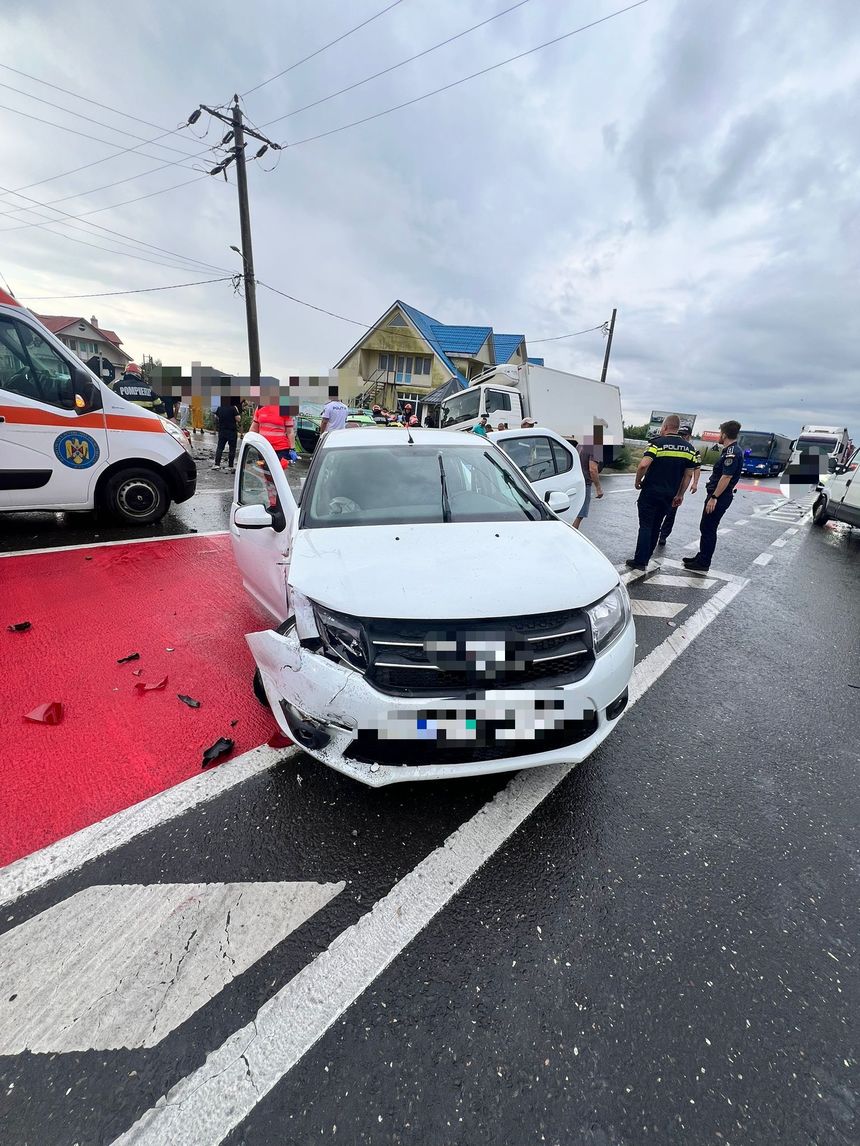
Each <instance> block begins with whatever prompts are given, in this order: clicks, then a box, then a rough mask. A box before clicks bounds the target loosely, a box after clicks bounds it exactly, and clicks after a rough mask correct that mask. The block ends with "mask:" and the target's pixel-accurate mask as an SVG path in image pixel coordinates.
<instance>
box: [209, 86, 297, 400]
mask: <svg viewBox="0 0 860 1146" xmlns="http://www.w3.org/2000/svg"><path fill="white" fill-rule="evenodd" d="M201 111H205V112H208V113H209V115H211V116H214V117H215V118H216V119H220V120H221V121H222V122H224V123H226V124H228V126H229V127H230V128H231V130H230V131H228V132H227V134H226V135H225V136H224V138H223V139H222V140H221V143H222V145H225V144H227V143H230V142H231V141H232V144H233V146H232V147H231V148H230V151H229V154H228V156H227V158H226V159H225V160H223V161H222V162H221V163H219V164H217V166H215V167H213V168H212V170H211V171H210V172H209V174H210V175H219V174H221V173H222V172H223V174H224V178H225V180H226V178H227V168H228V167H229V166H230V164H231V163H234V162H235V164H236V187H237V190H238V192H239V230H240V234H241V236H242V239H241V241H242V248H241V250H239V249H238V248H237V247H233V248H232V249H233V250H234V251H236V250H238V253H239V255H240V256H241V259H242V264H243V275H242V277H243V279H244V281H245V318H246V322H247V326H248V363H249V374H250V378H251V385H252V386H259V385H260V328H259V325H258V323H257V280H256V278H255V277H254V248H253V243H252V240H251V210H250V206H249V203H248V172H247V162H246V156H245V146H246V144H245V136H246V135H251V136H253V137H254V138H255V139H259V140H260V142H261V143H262V144H263V146H262V147H261V148H260V149H259V150H258V151H257V152H256V154H255V155H254V156H253V158H254V159H259V158H260V156H262V155H264V154H265V153H266V152H267V151H268V150H269V148H270V147H272V148H274V149H275V150H276V151H280V149H281V145H280V144H279V143H274V142H273V141H272V140H271V139H267V138H266V137H265V136H264V135H260V133H259V132H256V131H252V130H251V128H249V127H247V126H246V125H245V122H244V118H243V116H242V108H241V106H240V104H239V97H238V95H234V96H233V106H232V107H231V109H230V112H231V115H230V118H228V117H227V116H226V115H224V114H223V113H222V112H220V111H217V110H216V109H215V108H212V107H207V106H206V104H201V105H200V107H199V108H198V110H197V111H195V112H192V114H191V115H190V116H189V117H188V122H189V123H196V121H197V120H198V119H199V118H200V112H201Z"/></svg>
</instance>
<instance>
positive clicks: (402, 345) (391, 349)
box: [338, 326, 450, 398]
mask: <svg viewBox="0 0 860 1146" xmlns="http://www.w3.org/2000/svg"><path fill="white" fill-rule="evenodd" d="M386 353H394V354H412V355H416V354H418V355H430V357H431V358H432V362H431V365H430V373H429V374H421V375H420V376H416V375H413V376H412V380H411V382H409V383H406V382H404V383H403V384H402V386H401V387H400V389H403V390H414V391H416V392H417V391H420V390H427V391H429V390H433V389H435V388H436V387H437V386H441V385H442V383H443V382H445V381H447V379H448V378H449V376H450V375H449V372H448V371H447V370H446V368H445V367H444V366H443V365H442V364H441V362H440V361H439V359H438V358H437V357H436V355H435V354H434V353H433V351H432V350H431V349H430V347H429V346H428V345H427V343H426V342H425V341H424V339H423V338H420V337H419V336H418V335H416V334H415V333H414V332H413V331H412V329H411V328H409V327H403V326H398V327H394V328H393V329H390V330H389V329H386V328H385V327H383V328H382V329H379V330H373V331H371V332H370V334H368V335H367V337H366V338H365V339H364V341H363V342H362V343H361V344H360V345H359V346H357V347H356V348H355V350H354V351H353V352H352V354H351V355H350V356H349V358H347V360H346V362H344V364H343V365H342V366H341V367H340V368H339V369H338V389H339V391H340V394H341V396H342V397H344V396H345V397H347V398H354V397H356V395H358V394H360V393H362V391H364V390H365V389H366V388H367V384H368V380H369V379H370V378H371V377H372V375H374V374H375V373H376V371H377V370H378V369H379V355H380V354H386Z"/></svg>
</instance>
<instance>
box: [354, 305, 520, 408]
mask: <svg viewBox="0 0 860 1146" xmlns="http://www.w3.org/2000/svg"><path fill="white" fill-rule="evenodd" d="M527 360H528V351H527V349H526V340H525V335H522V334H499V333H497V332H496V331H495V330H493V328H492V327H491V326H459V325H451V324H450V323H445V322H440V321H439V320H438V319H436V318H433V317H431V316H430V315H429V314H425V313H424V311H421V310H418V309H417V307H414V306H410V305H409V304H408V303H405V302H403V301H402V300H401V299H397V301H396V302H394V303H393V304H392V305H391V306H390V307H389V308H388V310H387V311H386V312H385V314H383V315H382V316H381V317H380V318H379V319H378V320H377V321H376V322H375V323H374V324H373V326H371V327H370V328H369V329H368V330H367V331H366V332H365V333H364V334H363V335H362V337H361V338H360V339H359V340H358V342H356V343H355V345H354V346H352V347H351V348H350V349H349V350H348V351H347V352H346V354H345V355H344V356H343V358H341V359H340V361H339V362H337V363H336V364H335V369H336V370H337V372H338V389H339V391H340V394H341V396H342V397H344V398H345V400H348V401H349V402H351V403H353V404H355V405H361V406H372V405H373V404H374V403H378V404H379V405H380V406H386V407H387V408H388V409H394V408H395V407H396V405H397V403H398V402H400V403H403V402H407V401H408V402H412V403H413V404H414V405H415V406H416V408H419V409H420V407H421V406H422V405H423V403H424V402H426V400H427V398H428V396H429V395H431V394H433V396H434V397H435V398H437V399H438V398H439V396H440V394H438V393H434V392H437V391H441V392H453V391H456V390H461V389H464V388H465V387H466V386H469V385H470V384H471V383H472V382H473V381H474V379H475V378H477V376H478V375H479V374H482V373H483V372H484V371H485V370H487V369H489V368H490V367H492V366H500V365H502V364H504V363H511V364H513V365H517V366H519V365H522V364H524V363H525V362H526V361H527Z"/></svg>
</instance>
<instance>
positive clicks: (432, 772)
mask: <svg viewBox="0 0 860 1146" xmlns="http://www.w3.org/2000/svg"><path fill="white" fill-rule="evenodd" d="M568 508H569V497H568V495H567V494H566V493H564V492H562V491H544V496H543V500H542V499H541V497H539V496H538V494H537V493H536V492H535V490H534V489H533V488H532V487H531V486H530V485H529V483H528V481H527V480H526V479H525V477H524V476H523V474H522V473H521V471H520V470H519V469H517V467H516V466H515V465H514V464H513V463H512V462H511V461H510V459H509V458H508V457H507V456H506V455H505V454H504V453H503V452H502V450H501V449H499V448H498V447H497V446H495V445H493V443H492V442H489V441H487V440H486V439H485V438H482V437H480V436H477V435H472V434H463V433H457V432H455V431H451V432H448V431H442V430H419V429H415V430H412V431H408V430H405V429H404V430H393V429H390V428H385V429H379V430H374V429H367V430H364V431H363V432H362V433H360V434H358V433H353V432H351V431H349V430H342V431H335V432H330V433H327V434H325V435H324V436H323V437H322V438H321V439H320V442H319V446H318V447H317V449H316V451H315V453H314V457H313V461H312V463H311V466H310V470H309V472H308V476H307V480H306V482H305V485H304V488H303V490H302V493H301V498H300V504H297V503H296V500H295V498H294V496H293V493H292V491H291V490H290V488H289V486H288V484H287V480H286V475H285V473H284V471H283V470H282V468H281V465H280V462H279V460H278V458H277V456H276V454H275V452H274V450H273V449H272V447H271V446H270V445H269V443H268V442H267V441H266V440H265V439H264V438H262V437H261V436H260V435H258V434H250V433H249V434H246V435H245V438H244V440H243V442H242V446H241V453H240V457H239V464H238V466H237V470H236V485H235V493H234V500H233V505H232V507H231V512H230V533H231V536H232V540H233V550H234V553H235V557H236V562H237V564H238V566H239V569H240V572H241V575H242V579H243V582H244V584H245V587H246V588H247V589H248V591H249V592H250V593H251V594H252V596H253V597H254V598H256V600H257V601H258V602H259V603H260V604H261V605H262V606H263V607H264V608H265V609H266V610H267V611H268V612H269V613H270V614H271V616H272V617H273V618H274V620H275V622H276V624H277V627H276V628H273V629H270V630H268V631H265V632H260V633H252V634H250V635H249V636H248V638H247V639H248V643H249V645H250V647H251V651H252V652H253V654H254V657H255V659H256V662H257V666H258V674H257V677H256V679H255V687H256V690H257V693H258V696H260V699H265V700H266V701H267V703H268V704H269V705H270V707H271V709H272V712H273V713H274V715H275V719H276V720H277V722H278V724H279V726H280V728H281V729H282V731H283V732H284V733H285V734H286V735H287V736H289V737H290V739H291V740H293V741H294V742H295V743H296V744H298V745H300V746H301V747H302V748H303V749H304V751H306V752H307V753H308V754H309V755H310V756H313V757H314V758H316V759H317V760H319V761H321V762H322V763H324V764H328V765H330V766H331V767H332V768H336V769H337V770H338V771H340V772H344V773H345V774H346V775H348V776H352V777H354V778H355V779H356V780H360V781H362V782H363V783H365V784H370V785H373V786H381V785H383V784H391V783H394V782H397V781H403V780H423V779H436V778H440V777H450V776H476V775H480V774H482V773H487V772H507V771H513V770H516V769H520V768H531V767H537V766H539V765H543V764H554V763H558V762H560V761H581V760H584V759H585V758H586V757H587V756H588V755H589V754H590V753H591V752H593V751H594V749H595V748H596V747H597V745H598V744H600V743H601V741H602V740H604V739H605V738H606V736H608V735H609V733H610V732H611V731H612V729H613V728H614V726H615V724H616V723H617V721H618V719H619V717H620V716H621V713H622V712H623V711H624V708H625V706H626V704H627V687H628V683H629V680H630V675H631V673H632V671H633V659H634V649H635V633H634V627H633V621H632V617H631V611H630V601H629V599H628V596H627V590H626V589H625V588H624V586H623V585H622V584H621V583H620V581H619V577H618V574H617V572H616V571H615V569H614V567H613V566H612V565H611V563H610V562H609V561H608V560H607V559H606V558H605V557H604V556H603V554H602V553H600V552H599V550H598V549H596V548H595V546H594V545H592V544H591V542H590V541H588V540H587V539H586V538H585V537H583V536H582V534H580V533H578V532H576V531H575V530H573V529H571V527H570V526H569V525H567V524H565V523H564V522H563V521H561V520H560V519H559V517H558V516H557V514H559V513H563V512H565V511H566V510H567V509H568Z"/></svg>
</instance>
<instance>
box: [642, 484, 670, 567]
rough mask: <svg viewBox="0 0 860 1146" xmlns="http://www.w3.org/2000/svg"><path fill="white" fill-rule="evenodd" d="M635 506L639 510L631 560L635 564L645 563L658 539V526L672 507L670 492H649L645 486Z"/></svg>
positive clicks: (649, 558)
mask: <svg viewBox="0 0 860 1146" xmlns="http://www.w3.org/2000/svg"><path fill="white" fill-rule="evenodd" d="M636 507H637V509H638V510H639V537H638V538H637V540H636V552H635V553H634V554H633V560H634V561H635V562H636V564H637V565H647V564H648V562H649V561H650V560H651V554H652V553H653V552H654V550H655V548H656V547H657V542H658V541H659V539H660V527H661V526H662V524H663V522H664V521H665V520H666V514H667V513H668V512H669V510H670V509H671V508H672V494H655V493H650V492H649V490H648V489H647V487H646V488H644V489H643V490H642V492H641V493H640V494H639V501H638V502H637V506H636Z"/></svg>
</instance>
